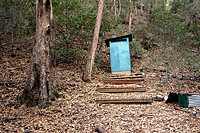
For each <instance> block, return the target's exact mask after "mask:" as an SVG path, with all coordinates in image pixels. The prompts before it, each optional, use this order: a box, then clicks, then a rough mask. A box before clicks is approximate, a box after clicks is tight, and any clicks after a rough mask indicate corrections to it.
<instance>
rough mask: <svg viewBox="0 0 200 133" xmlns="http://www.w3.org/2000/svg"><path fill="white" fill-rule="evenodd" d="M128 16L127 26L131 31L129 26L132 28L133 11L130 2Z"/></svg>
mask: <svg viewBox="0 0 200 133" xmlns="http://www.w3.org/2000/svg"><path fill="white" fill-rule="evenodd" d="M130 4H131V5H130V16H129V26H128V29H129V31H131V26H132V18H133V10H132V0H130Z"/></svg>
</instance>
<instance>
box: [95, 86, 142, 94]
mask: <svg viewBox="0 0 200 133" xmlns="http://www.w3.org/2000/svg"><path fill="white" fill-rule="evenodd" d="M96 91H98V92H104V93H123V92H124V93H128V92H145V91H146V89H145V88H144V87H105V88H97V90H96Z"/></svg>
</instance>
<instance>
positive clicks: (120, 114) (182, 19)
mask: <svg viewBox="0 0 200 133" xmlns="http://www.w3.org/2000/svg"><path fill="white" fill-rule="evenodd" d="M0 5H1V6H0V23H1V24H0V25H1V26H0V51H1V52H0V68H1V69H0V101H1V105H0V117H1V118H0V129H1V131H2V132H37V131H45V132H47V131H49V132H56V131H57V132H90V131H92V130H93V128H94V127H103V128H104V129H105V130H106V131H108V132H146V131H152V132H153V131H155V132H156V131H157V132H159V131H163V132H164V131H171V132H173V131H174V132H179V131H180V132H182V131H186V132H191V131H195V132H198V131H199V129H198V125H199V123H200V118H199V115H197V116H196V117H195V116H191V115H190V114H187V113H183V112H180V111H176V110H174V108H173V107H174V105H172V104H170V105H168V104H167V105H166V104H165V103H159V102H155V103H153V104H152V105H112V104H111V105H102V106H99V105H97V104H96V103H95V99H101V98H110V97H114V98H120V97H123V98H124V97H129V98H132V97H137V96H138V97H147V96H155V95H156V94H161V95H167V94H168V93H169V92H170V91H173V92H181V93H199V92H200V33H199V31H200V1H199V0H166V1H164V0H160V1H156V0H134V1H128V0H105V1H104V9H103V17H102V25H101V29H100V34H99V43H98V48H97V52H96V56H95V64H94V68H93V75H92V77H93V79H92V82H90V83H85V82H83V81H82V74H83V71H84V68H85V64H86V59H87V54H88V53H89V49H90V45H91V40H92V36H93V29H94V24H95V17H96V12H97V5H98V1H97V0H71V1H63V0H53V1H52V5H53V14H54V19H53V29H54V35H53V43H54V44H56V47H55V49H54V50H52V51H51V52H52V53H53V54H55V55H56V56H57V66H56V67H54V68H52V80H53V88H54V89H55V90H56V91H57V92H58V94H59V98H57V99H56V101H54V102H52V105H51V106H50V107H48V108H46V109H44V110H41V109H39V108H38V107H37V106H36V107H32V108H26V107H25V106H23V105H20V104H19V103H18V101H17V98H18V95H19V94H21V93H22V91H23V89H24V87H25V84H26V79H27V72H28V68H29V64H30V57H31V52H32V48H33V45H34V40H35V38H34V37H35V28H36V20H35V18H36V17H35V14H36V9H35V7H36V5H35V1H34V0H15V1H14V0H1V1H0ZM131 13H132V22H131V28H130V27H129V18H130V14H131ZM112 34H116V35H117V36H123V35H127V34H132V35H133V41H132V42H130V54H131V64H132V73H144V74H145V78H144V80H145V81H144V83H143V84H139V85H142V86H145V87H147V88H148V91H147V92H146V93H144V94H139V93H136V94H124V95H123V94H108V95H105V94H103V95H102V94H99V93H97V92H95V89H96V88H97V87H99V86H102V83H101V82H100V80H101V79H102V78H104V77H106V76H109V75H111V73H110V69H111V68H110V57H109V48H108V47H106V45H105V43H104V40H105V39H109V38H111V35H112ZM176 106H178V105H176ZM193 110H195V109H193ZM197 111H198V109H197ZM158 117H159V118H158ZM157 118H158V119H157ZM163 125H164V126H163Z"/></svg>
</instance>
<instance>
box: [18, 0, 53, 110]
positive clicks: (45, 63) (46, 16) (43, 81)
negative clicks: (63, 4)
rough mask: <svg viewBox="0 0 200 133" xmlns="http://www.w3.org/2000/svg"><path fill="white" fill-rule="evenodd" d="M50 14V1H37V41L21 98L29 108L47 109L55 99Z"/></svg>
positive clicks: (22, 102)
mask: <svg viewBox="0 0 200 133" xmlns="http://www.w3.org/2000/svg"><path fill="white" fill-rule="evenodd" d="M50 13H51V1H50V0H36V39H35V45H34V47H33V52H32V57H31V64H30V70H29V76H28V80H27V84H26V87H25V89H24V91H23V94H22V96H21V97H20V102H21V104H25V105H27V106H35V105H39V107H40V108H45V107H47V106H48V100H49V99H50V98H54V95H53V93H52V92H53V91H52V82H51V77H50V67H51V65H50V63H51V61H50V44H51V28H50V24H51V23H50V21H51V19H50V18H51V15H50Z"/></svg>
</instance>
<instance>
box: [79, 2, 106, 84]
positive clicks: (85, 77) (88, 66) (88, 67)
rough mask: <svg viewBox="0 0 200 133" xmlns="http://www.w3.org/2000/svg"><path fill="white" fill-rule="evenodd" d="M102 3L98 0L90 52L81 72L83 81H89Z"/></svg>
mask: <svg viewBox="0 0 200 133" xmlns="http://www.w3.org/2000/svg"><path fill="white" fill-rule="evenodd" d="M103 4H104V0H99V4H98V10H97V17H96V21H95V27H94V35H93V40H92V45H91V48H90V52H89V55H88V59H87V64H86V67H85V71H84V73H83V81H85V82H89V81H91V75H92V68H93V65H94V59H95V53H96V49H97V43H98V39H99V30H100V25H101V18H102V12H103Z"/></svg>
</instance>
